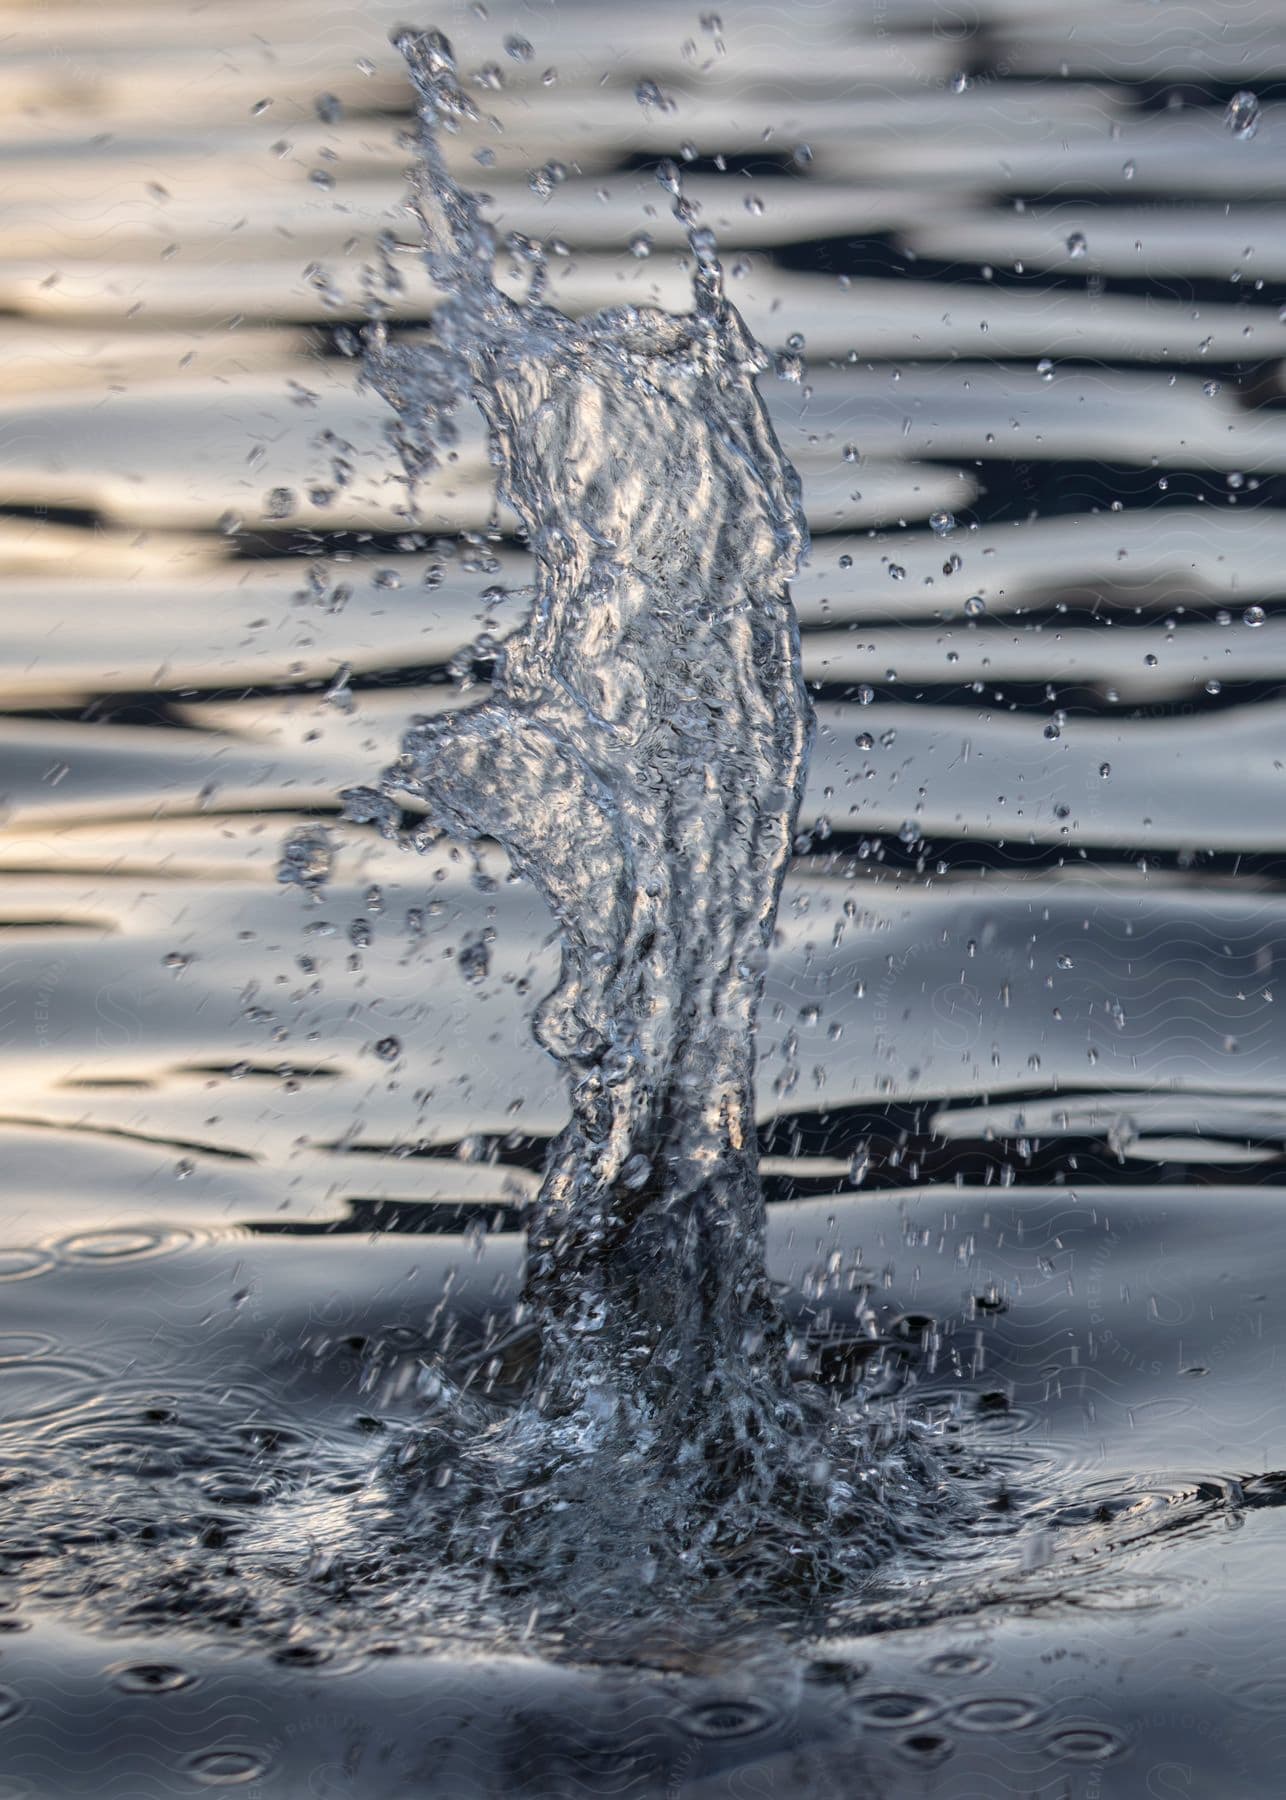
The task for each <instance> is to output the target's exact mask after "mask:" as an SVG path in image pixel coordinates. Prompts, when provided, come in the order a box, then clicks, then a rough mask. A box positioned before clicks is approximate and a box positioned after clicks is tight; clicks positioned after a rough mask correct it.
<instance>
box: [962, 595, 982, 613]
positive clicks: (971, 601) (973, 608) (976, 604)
mask: <svg viewBox="0 0 1286 1800" xmlns="http://www.w3.org/2000/svg"><path fill="white" fill-rule="evenodd" d="M964 610H965V616H966V618H970V619H978V618H981V616H982V614H983V613H985V612H986V610H987V602H986V601H985V600H984V599H983V597H982V595H981V594H970V596H969V598H968V599H967V600H966V601H965V603H964Z"/></svg>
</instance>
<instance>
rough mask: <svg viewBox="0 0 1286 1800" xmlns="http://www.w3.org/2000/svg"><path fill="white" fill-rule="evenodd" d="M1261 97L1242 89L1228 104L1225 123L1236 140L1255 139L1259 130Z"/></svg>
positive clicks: (1224, 117)
mask: <svg viewBox="0 0 1286 1800" xmlns="http://www.w3.org/2000/svg"><path fill="white" fill-rule="evenodd" d="M1259 119H1260V108H1259V96H1258V95H1257V94H1254V93H1252V92H1251V90H1250V89H1249V88H1242V89H1241V90H1240V91H1239V92H1238V93H1235V94H1234V95H1233V97H1232V99H1231V100H1230V101H1229V102H1228V107H1227V110H1226V112H1225V113H1224V116H1223V122H1224V124H1225V125H1226V126H1227V128H1228V130H1229V131H1230V132H1231V133H1232V135H1233V136H1234V137H1235V138H1242V139H1247V138H1253V137H1254V135H1255V133H1256V132H1257V131H1258V130H1259Z"/></svg>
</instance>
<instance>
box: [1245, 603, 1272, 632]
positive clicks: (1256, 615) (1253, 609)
mask: <svg viewBox="0 0 1286 1800" xmlns="http://www.w3.org/2000/svg"><path fill="white" fill-rule="evenodd" d="M1267 616H1268V615H1267V614H1266V613H1265V611H1264V609H1263V607H1262V606H1248V607H1247V608H1246V610H1245V612H1244V613H1242V615H1241V622H1242V624H1243V625H1249V627H1250V629H1251V630H1252V631H1257V630H1258V629H1259V627H1260V626H1261V625H1262V624H1263V622H1264V620H1265V619H1266V618H1267Z"/></svg>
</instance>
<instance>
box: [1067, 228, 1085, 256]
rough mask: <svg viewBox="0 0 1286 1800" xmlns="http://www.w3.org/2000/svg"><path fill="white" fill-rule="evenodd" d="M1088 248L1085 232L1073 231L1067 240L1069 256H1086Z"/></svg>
mask: <svg viewBox="0 0 1286 1800" xmlns="http://www.w3.org/2000/svg"><path fill="white" fill-rule="evenodd" d="M1088 247H1089V246H1088V245H1087V243H1086V241H1085V233H1084V232H1083V231H1073V232H1072V233H1071V234H1070V236H1069V237H1068V239H1067V254H1068V255H1069V256H1084V254H1085V252H1086V250H1087V249H1088Z"/></svg>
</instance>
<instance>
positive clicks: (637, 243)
mask: <svg viewBox="0 0 1286 1800" xmlns="http://www.w3.org/2000/svg"><path fill="white" fill-rule="evenodd" d="M651 254H652V237H651V234H650V233H649V232H646V231H636V232H635V233H634V236H633V237H632V238H631V239H630V255H631V256H637V257H639V258H640V260H641V259H642V258H643V257H645V256H651Z"/></svg>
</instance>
